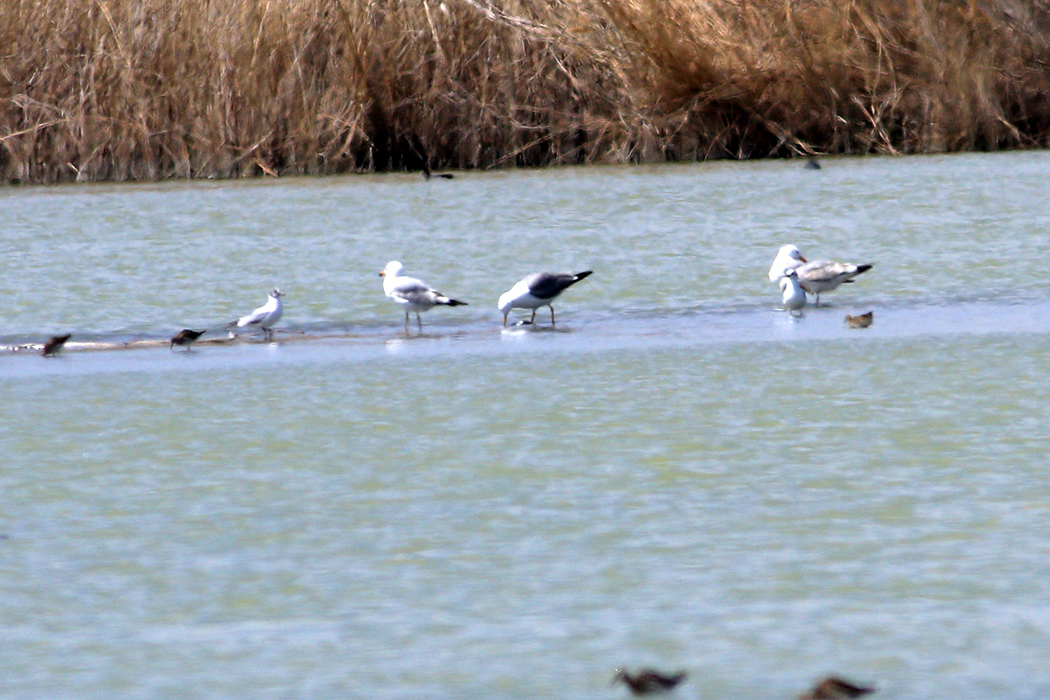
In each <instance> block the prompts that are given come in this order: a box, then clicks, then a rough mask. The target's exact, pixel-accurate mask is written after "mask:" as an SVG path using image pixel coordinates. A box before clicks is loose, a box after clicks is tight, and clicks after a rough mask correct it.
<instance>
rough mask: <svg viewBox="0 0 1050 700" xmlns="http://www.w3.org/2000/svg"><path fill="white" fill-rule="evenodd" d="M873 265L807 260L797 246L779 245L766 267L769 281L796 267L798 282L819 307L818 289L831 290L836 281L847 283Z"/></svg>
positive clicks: (819, 290)
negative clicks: (813, 296) (771, 262)
mask: <svg viewBox="0 0 1050 700" xmlns="http://www.w3.org/2000/svg"><path fill="white" fill-rule="evenodd" d="M872 267H873V265H870V264H864V265H854V264H853V263H842V262H835V261H834V260H813V261H812V262H810V261H807V260H806V259H805V258H804V257H802V254H801V253H799V250H798V248H796V247H795V246H793V245H790V244H789V245H785V246H781V248H780V250H779V251H778V252H777V256H776V258H774V259H773V265H772V266H771V267H770V268H769V281H770V282H776V281H778V280H779V279H780V278H781V277H783V276H784V275H785V274H786V273H787V271H788V270H798V281H799V283H800V284H801V285H802V288H803V289H804V290H806V292H807V293H809V294H813V295H815V296H816V297H817V301H816V304H815V305H816V306H820V295H821V293H822V292H831V291H834V290H835V289H837V288H838V286H839V285H840V284H849V283H851V282H853V279H854V278H855V277H857V275H860V274H861V273H864V272H867V271H868V270H870V269H871V268H872Z"/></svg>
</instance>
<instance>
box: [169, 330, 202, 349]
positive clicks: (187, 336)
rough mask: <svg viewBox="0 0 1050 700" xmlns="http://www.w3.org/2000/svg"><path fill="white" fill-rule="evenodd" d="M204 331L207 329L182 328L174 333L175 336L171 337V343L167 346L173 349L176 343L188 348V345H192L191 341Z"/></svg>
mask: <svg viewBox="0 0 1050 700" xmlns="http://www.w3.org/2000/svg"><path fill="white" fill-rule="evenodd" d="M206 332H207V331H195V330H193V329H190V328H183V329H182V330H181V331H179V332H178V333H176V334H175V337H173V338H172V339H171V345H170V346H169V347H170V349H172V350H174V349H175V346H176V345H181V346H184V347H185V348H186V349H187V350H188V349H189V347H190V346H191V345H193V341H195V340H197V338H200V337H201V336H202V335H204V334H205V333H206Z"/></svg>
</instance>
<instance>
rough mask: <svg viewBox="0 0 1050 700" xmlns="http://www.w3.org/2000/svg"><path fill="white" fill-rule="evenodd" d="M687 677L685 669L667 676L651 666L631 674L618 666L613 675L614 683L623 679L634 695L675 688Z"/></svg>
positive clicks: (664, 691)
mask: <svg viewBox="0 0 1050 700" xmlns="http://www.w3.org/2000/svg"><path fill="white" fill-rule="evenodd" d="M685 677H686V673H685V671H679V672H678V673H675V674H674V675H671V676H667V675H664V674H662V673H659V672H658V671H654V670H652V669H651V668H645V669H642V670H641V671H639V672H638V673H636V674H634V675H631V674H630V673H628V672H627V671H625V670H624V669H622V668H618V669H616V675H615V676H613V683H616V682H617V681H622V682H623V683H624V685H626V686H627V687H628V688H630V690H631V693H632V694H634V695H651V694H654V693H666V692H668V691H670V690H673V689H674V687H675V686H676V685H678V684H679V683H681V682H682V681H684V680H685Z"/></svg>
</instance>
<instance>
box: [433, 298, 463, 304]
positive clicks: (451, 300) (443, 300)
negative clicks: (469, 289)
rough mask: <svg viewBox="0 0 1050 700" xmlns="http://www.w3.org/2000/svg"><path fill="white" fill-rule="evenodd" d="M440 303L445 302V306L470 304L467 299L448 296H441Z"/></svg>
mask: <svg viewBox="0 0 1050 700" xmlns="http://www.w3.org/2000/svg"><path fill="white" fill-rule="evenodd" d="M438 303H439V304H444V305H445V306H468V304H467V302H465V301H460V300H459V299H449V298H448V297H441V298H440V299H438Z"/></svg>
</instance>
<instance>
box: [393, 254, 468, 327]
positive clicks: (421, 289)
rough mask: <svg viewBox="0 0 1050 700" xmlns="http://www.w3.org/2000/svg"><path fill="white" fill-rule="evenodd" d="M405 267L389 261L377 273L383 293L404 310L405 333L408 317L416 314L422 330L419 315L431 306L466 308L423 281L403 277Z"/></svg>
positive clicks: (462, 302)
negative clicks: (380, 278)
mask: <svg viewBox="0 0 1050 700" xmlns="http://www.w3.org/2000/svg"><path fill="white" fill-rule="evenodd" d="M404 271H405V266H404V265H402V264H401V263H399V262H398V261H397V260H391V261H390V262H388V263H387V264H386V267H385V268H383V271H382V272H380V273H379V276H380V277H382V278H383V292H384V293H385V294H386V295H387V296H388V297H389V298H390V299H391V300H392V301H393V302H394V303H395V304H397V305H398V306H401V307H403V308H404V309H405V333H408V315H409V313H411V312H413V311H415V312H416V323H417V324H418V325H419V330H420V331H422V330H423V320H422V319H421V318H420V317H419V314H420V313H421V312H423V311H426V310H428V309H430V307H432V306H466V305H467V302H465V301H459V300H458V299H450V298H449V297H447V296H445V295H444V294H442V293H441V292H439V291H438V290H436V289H434V288H433V287H431V286H430V285H429V284H427V283H426V282H424V281H423V280H418V279H416V278H415V277H405V276H404V275H402V274H401V273H402V272H404Z"/></svg>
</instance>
